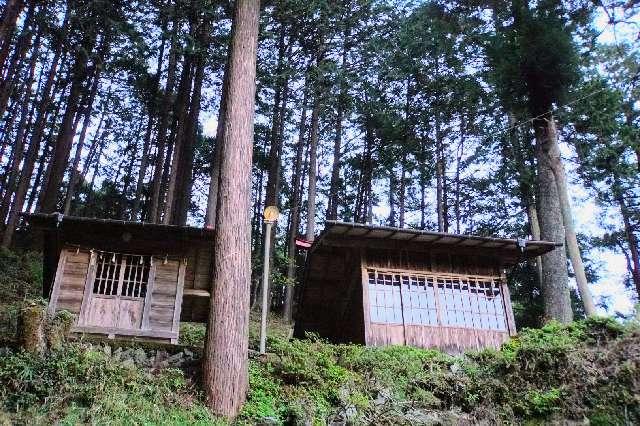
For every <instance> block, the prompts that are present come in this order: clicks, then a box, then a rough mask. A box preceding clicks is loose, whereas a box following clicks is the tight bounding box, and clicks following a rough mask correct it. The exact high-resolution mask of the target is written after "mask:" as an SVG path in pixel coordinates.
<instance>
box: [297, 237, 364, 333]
mask: <svg viewBox="0 0 640 426" xmlns="http://www.w3.org/2000/svg"><path fill="white" fill-rule="evenodd" d="M359 265H360V255H359V253H358V252H356V251H353V250H350V249H337V248H333V249H332V250H316V251H315V252H314V253H313V256H312V257H311V259H310V261H309V262H308V263H307V265H306V269H305V276H304V280H303V286H304V287H303V290H302V295H301V299H300V306H299V309H298V312H299V314H298V316H297V318H296V326H295V329H294V336H296V337H299V338H302V337H304V335H305V333H306V332H311V333H317V334H318V335H320V336H321V337H323V338H327V339H330V340H332V341H335V342H359V343H364V323H363V319H364V316H363V313H362V303H361V302H360V300H361V295H362V287H361V286H360V279H359V275H360V267H359Z"/></svg>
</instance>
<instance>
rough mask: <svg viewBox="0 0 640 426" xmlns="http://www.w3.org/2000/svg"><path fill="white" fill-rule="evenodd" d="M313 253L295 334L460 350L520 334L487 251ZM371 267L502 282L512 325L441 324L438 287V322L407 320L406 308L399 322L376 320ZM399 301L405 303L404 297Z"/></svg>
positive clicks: (328, 249) (497, 266)
mask: <svg viewBox="0 0 640 426" xmlns="http://www.w3.org/2000/svg"><path fill="white" fill-rule="evenodd" d="M308 256H309V257H308V262H307V265H306V268H305V275H304V280H303V287H302V291H301V298H300V306H299V313H298V315H297V318H296V325H295V330H294V336H296V337H304V335H305V333H306V332H312V333H317V334H318V335H320V336H321V337H323V338H327V339H329V340H331V341H334V342H345V341H351V342H355V343H363V344H366V345H371V346H385V345H410V346H416V347H422V348H439V349H441V350H443V351H447V352H451V353H460V352H463V351H465V350H473V349H480V348H484V347H498V346H500V345H501V344H502V343H503V342H504V341H506V340H507V339H508V338H509V336H510V335H513V334H515V332H516V331H515V323H514V322H513V315H512V312H511V303H510V300H509V293H508V289H506V281H505V279H504V278H505V277H504V275H503V273H502V264H501V261H500V259H499V258H498V257H495V256H486V255H483V254H482V253H479V254H468V253H463V254H461V253H458V252H456V251H455V248H454V247H452V248H451V249H450V250H445V249H442V248H440V247H439V248H434V249H433V250H430V251H429V250H423V251H421V252H415V251H409V250H384V249H381V248H369V247H348V246H318V247H315V249H313V250H312V252H311V253H310V254H309V255H308ZM369 269H375V270H382V271H389V272H390V273H402V274H405V273H406V274H416V273H417V274H420V273H422V274H436V275H437V276H438V277H442V278H444V279H445V280H447V279H449V278H451V279H458V278H461V277H469V278H471V279H475V280H482V279H485V278H486V279H487V280H488V281H489V282H496V283H497V282H499V283H500V284H499V286H498V288H499V289H500V291H501V293H502V306H503V307H504V322H501V324H502V325H504V324H505V322H506V326H507V328H506V329H505V330H504V331H503V330H500V329H495V330H494V329H493V328H489V329H478V328H471V327H468V328H467V327H465V326H464V325H461V326H456V325H455V321H454V323H453V325H436V324H444V322H445V321H444V319H445V318H444V316H443V315H444V314H443V313H442V310H443V309H445V301H444V300H440V299H442V298H443V297H444V296H443V295H440V294H439V292H438V291H435V292H434V294H433V297H434V300H433V304H434V305H433V307H432V308H430V309H432V311H433V310H435V312H436V314H433V317H432V319H431V320H430V321H433V324H431V325H428V323H425V325H422V324H412V323H411V321H410V320H406V321H405V318H404V316H405V312H404V311H405V310H404V309H403V308H402V306H401V308H400V310H401V312H402V314H401V318H400V319H397V321H398V323H395V324H387V323H381V322H372V321H371V306H370V305H369V302H370V295H369ZM492 288H496V287H495V286H493V287H492ZM425 291H426V290H425ZM469 291H471V290H469ZM474 294H475V293H474ZM400 301H401V302H400V303H404V300H403V298H400ZM411 303H415V302H411ZM496 303H498V302H496ZM409 309H415V308H411V307H410V308H409ZM465 315H468V314H465ZM501 320H502V319H501ZM450 321H451V320H450ZM498 328H500V327H498Z"/></svg>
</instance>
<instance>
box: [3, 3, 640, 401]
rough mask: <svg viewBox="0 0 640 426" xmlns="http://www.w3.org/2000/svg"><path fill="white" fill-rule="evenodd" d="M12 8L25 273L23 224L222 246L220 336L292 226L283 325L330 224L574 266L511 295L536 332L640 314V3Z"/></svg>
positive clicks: (8, 36) (12, 180) (8, 196)
mask: <svg viewBox="0 0 640 426" xmlns="http://www.w3.org/2000/svg"><path fill="white" fill-rule="evenodd" d="M3 3H4V4H3V5H0V7H1V15H0V87H1V89H0V140H1V142H0V167H1V169H2V171H1V173H0V198H1V199H0V218H1V220H2V223H3V226H2V242H1V245H2V247H3V248H5V249H9V248H16V247H23V246H24V245H25V244H28V235H26V233H24V232H23V226H22V225H23V223H22V219H21V214H22V213H23V212H41V213H53V212H61V213H63V214H64V215H72V216H83V217H98V218H105V219H119V220H127V221H140V222H152V223H161V224H165V225H187V224H188V225H191V226H196V227H206V228H215V230H216V242H215V251H216V253H231V254H233V256H231V255H229V256H226V255H225V256H218V255H216V256H215V272H214V280H215V282H216V283H217V284H216V291H215V294H214V295H213V297H214V300H231V301H232V302H230V303H229V306H226V307H221V308H220V309H219V310H218V311H216V312H214V310H215V309H212V313H211V315H213V317H210V318H213V319H215V318H217V317H216V315H219V316H224V315H227V314H229V312H233V309H234V307H236V308H237V307H238V306H240V307H241V306H243V303H244V301H245V299H244V297H245V293H246V296H247V298H250V303H251V306H252V307H258V308H259V305H260V302H259V300H258V299H259V297H258V294H259V290H260V275H261V272H262V268H263V265H262V260H261V259H262V253H263V250H264V247H262V245H263V244H262V241H263V237H264V235H263V233H264V230H263V219H262V213H263V211H264V209H265V207H266V206H277V207H278V208H279V209H280V211H281V216H280V220H279V221H278V223H277V226H276V227H275V228H274V230H273V238H272V239H271V245H272V247H271V249H272V252H273V253H274V259H273V268H272V270H273V272H272V274H271V276H270V280H271V287H270V289H271V293H270V298H269V308H270V309H271V311H272V312H274V313H275V314H276V315H278V316H282V318H283V320H284V321H285V322H290V321H291V320H292V319H293V318H295V314H296V308H297V306H296V298H295V296H296V290H295V289H296V284H297V283H298V282H299V278H300V271H299V269H300V268H299V267H300V265H301V264H302V263H303V260H302V257H303V255H304V253H300V252H297V250H296V238H304V239H305V240H307V241H313V240H314V238H315V236H317V235H318V233H319V231H320V230H321V229H322V226H323V223H324V221H325V220H339V221H344V222H358V223H370V224H378V225H387V226H391V227H399V228H417V229H423V230H431V231H438V232H445V233H455V234H473V235H480V236H500V237H513V238H516V237H517V238H528V239H534V240H548V241H554V242H561V243H564V246H565V248H566V249H561V250H555V251H553V252H551V253H549V254H546V255H545V256H544V259H543V261H540V259H538V260H537V261H531V262H521V263H520V264H519V265H518V266H517V267H516V268H515V269H514V270H513V271H511V273H510V274H509V287H510V290H511V295H512V299H513V304H514V313H515V316H516V322H517V324H518V326H519V327H537V326H540V325H542V324H544V323H545V322H546V321H547V320H551V319H553V320H557V321H559V322H561V323H569V322H571V321H572V320H573V319H579V318H583V317H589V316H593V315H595V314H597V313H598V312H600V313H603V312H614V313H616V312H615V309H614V308H612V306H611V305H612V302H611V297H612V296H613V297H615V298H622V299H625V300H630V301H632V302H631V305H633V301H637V300H638V297H640V252H639V247H638V244H639V243H638V233H639V231H640V228H639V227H640V199H639V198H638V197H639V195H640V193H639V189H640V186H639V185H638V184H639V182H638V174H639V173H638V172H639V170H640V103H639V101H638V99H640V51H639V50H638V46H639V44H638V40H640V28H639V26H640V20H639V18H638V16H640V3H638V2H637V1H634V0H629V1H622V0H605V1H588V0H563V1H560V0H539V1H530V0H512V1H509V2H506V1H505V2H502V1H498V0H493V1H470V0H451V1H442V0H433V1H390V0H309V1H297V0H277V1H264V2H263V3H262V4H261V5H260V2H258V1H254V0H246V1H245V0H238V1H236V2H228V1H215V0H199V1H198V0H131V1H122V0H114V1H105V0H47V1H36V0H4V1H3ZM254 24H255V25H254ZM234 46H235V48H234ZM253 62H255V66H253V67H252V64H253ZM254 74H255V75H254ZM254 77H255V78H254ZM254 91H255V96H254ZM579 197H582V198H586V199H588V200H591V202H592V205H593V206H595V207H597V210H598V211H599V212H600V213H599V214H598V217H594V218H592V219H593V220H592V223H595V224H596V225H595V228H596V229H587V228H589V227H581V226H579V224H578V223H577V221H576V217H577V216H578V215H583V214H584V212H581V211H579V210H580V207H579V206H578V205H577V204H576V199H577V198H579ZM594 211H595V210H594ZM576 213H578V215H577V214H576ZM590 227H591V228H593V227H594V226H593V225H591V226H590ZM601 253H612V254H615V255H617V256H621V257H622V258H623V259H624V265H625V270H624V271H622V272H621V273H620V274H619V275H620V276H621V277H622V278H621V279H622V281H623V282H622V283H620V284H621V286H619V287H616V288H624V289H626V291H624V294H616V295H609V297H594V296H593V294H592V293H593V288H594V287H595V286H597V285H599V281H600V277H601V275H602V271H603V269H606V265H603V264H602V261H600V260H598V259H599V256H601ZM234 256H235V257H234ZM238 283H239V285H236V284H238ZM245 284H246V290H247V291H246V292H245V287H244V286H245ZM218 288H219V290H218ZM225 309H226V310H225ZM617 315H618V316H620V317H630V316H632V315H633V313H632V312H631V311H627V312H617ZM231 316H233V314H231ZM233 321H235V322H232V324H235V325H237V326H238V327H239V329H244V328H246V327H247V320H246V318H245V319H243V318H241V316H238V315H236V317H235V319H234V320H233ZM245 337H246V335H245V333H244V332H239V334H238V335H236V336H232V337H231V338H230V339H231V341H234V342H236V343H237V344H238V345H240V346H239V347H243V345H244V347H245V348H246V342H245V343H239V342H240V341H242V340H243V339H245ZM207 339H209V340H208V344H211V345H214V344H215V342H218V343H221V342H222V341H224V342H228V340H227V339H229V336H228V335H222V334H220V333H218V332H215V331H212V332H211V333H210V334H209V335H208V336H207ZM234 339H235V340H234ZM245 340H246V339H245ZM212 356H214V355H212ZM218 361H220V360H218ZM218 366H219V364H218ZM212 368H214V367H212ZM205 370H207V368H206V367H205ZM232 370H233V369H232ZM245 376H246V374H245V375H244V376H243V374H240V373H239V376H238V377H237V378H236V379H237V380H239V381H240V383H242V382H246V380H247V378H246V377H245ZM204 377H205V382H206V381H207V380H214V377H216V371H213V370H212V371H209V372H207V371H205V373H204ZM207 378H208V379H207ZM230 380H231V379H230ZM242 386H243V385H242V384H240V388H242ZM227 403H228V404H232V406H224V407H222V406H218V408H219V411H221V412H223V413H224V412H227V413H231V412H235V413H237V411H238V410H239V407H236V406H233V404H236V403H237V401H235V402H234V401H225V402H221V404H222V405H224V404H227ZM214 405H215V404H214Z"/></svg>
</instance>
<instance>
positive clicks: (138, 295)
mask: <svg viewBox="0 0 640 426" xmlns="http://www.w3.org/2000/svg"><path fill="white" fill-rule="evenodd" d="M150 269H151V259H150V257H149V256H142V255H130V254H118V253H105V252H93V253H92V255H91V262H90V265H89V273H88V276H87V286H86V288H85V294H84V299H83V303H82V309H81V312H80V318H79V319H78V325H79V326H86V327H100V328H109V329H125V330H136V329H140V328H141V327H142V316H143V312H144V305H145V298H146V296H147V288H148V284H149V277H150Z"/></svg>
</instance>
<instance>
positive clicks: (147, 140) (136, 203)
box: [129, 5, 167, 221]
mask: <svg viewBox="0 0 640 426" xmlns="http://www.w3.org/2000/svg"><path fill="white" fill-rule="evenodd" d="M159 10H160V16H159V19H160V29H161V40H160V49H159V53H158V62H157V64H156V75H155V79H154V83H153V88H152V93H153V102H152V103H151V105H150V106H149V107H148V114H149V121H148V122H147V130H146V132H145V135H144V142H143V145H142V157H141V158H140V168H139V169H138V180H137V182H136V192H135V195H134V198H133V205H132V207H131V214H130V215H129V219H130V220H136V217H137V215H138V212H139V211H140V201H141V200H140V198H141V197H142V189H143V187H144V178H145V176H146V174H147V168H148V167H149V154H150V151H151V133H152V132H153V127H154V123H155V118H154V115H155V113H156V112H157V111H156V108H155V104H156V98H157V93H158V87H159V86H160V77H161V74H162V63H163V61H164V50H165V46H166V42H167V38H166V36H165V33H166V31H167V16H166V14H165V13H163V11H162V5H161V7H160V9H159ZM150 220H151V219H150ZM140 221H144V214H143V215H142V217H141V218H140Z"/></svg>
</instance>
